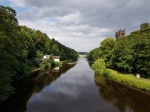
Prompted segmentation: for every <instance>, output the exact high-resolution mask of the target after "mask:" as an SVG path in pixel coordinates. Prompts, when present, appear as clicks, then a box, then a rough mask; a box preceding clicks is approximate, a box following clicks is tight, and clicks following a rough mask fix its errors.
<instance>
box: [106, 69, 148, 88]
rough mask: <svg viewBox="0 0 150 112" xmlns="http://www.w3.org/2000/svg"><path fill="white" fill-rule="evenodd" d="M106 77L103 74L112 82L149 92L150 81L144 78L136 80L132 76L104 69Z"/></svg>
mask: <svg viewBox="0 0 150 112" xmlns="http://www.w3.org/2000/svg"><path fill="white" fill-rule="evenodd" d="M104 71H105V72H106V71H107V75H106V74H105V72H104V75H105V76H107V77H108V78H110V79H113V80H114V81H117V82H121V83H124V84H126V85H130V86H133V87H136V88H139V89H142V90H150V80H148V79H144V78H136V77H135V76H134V75H132V74H122V73H119V72H117V71H114V70H111V69H106V70H104Z"/></svg>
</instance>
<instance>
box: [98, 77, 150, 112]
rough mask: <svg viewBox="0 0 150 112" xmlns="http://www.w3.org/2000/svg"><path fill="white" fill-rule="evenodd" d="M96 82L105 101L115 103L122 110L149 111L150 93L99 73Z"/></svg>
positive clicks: (124, 111) (129, 111) (133, 111)
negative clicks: (137, 89)
mask: <svg viewBox="0 0 150 112" xmlns="http://www.w3.org/2000/svg"><path fill="white" fill-rule="evenodd" d="M97 79H98V80H97ZM95 83H96V85H97V86H99V94H100V96H101V97H102V98H103V99H104V100H105V101H107V102H110V103H113V105H114V106H115V107H117V108H118V110H119V111H120V112H148V111H149V110H150V103H149V101H150V95H147V94H146V93H144V92H141V91H136V90H134V89H131V88H129V87H127V86H124V85H122V84H119V83H116V82H114V81H111V80H108V79H105V78H104V77H102V76H98V75H95Z"/></svg>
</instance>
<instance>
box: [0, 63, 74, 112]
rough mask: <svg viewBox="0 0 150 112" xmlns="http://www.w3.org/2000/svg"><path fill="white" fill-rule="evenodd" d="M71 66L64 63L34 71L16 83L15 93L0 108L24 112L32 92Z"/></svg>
mask: <svg viewBox="0 0 150 112" xmlns="http://www.w3.org/2000/svg"><path fill="white" fill-rule="evenodd" d="M73 66H75V64H74V65H64V66H63V67H61V68H59V69H58V68H57V69H54V70H45V71H36V72H34V73H33V74H32V75H31V77H29V78H27V79H25V80H24V81H23V82H21V84H19V85H18V87H17V90H16V94H14V96H13V97H12V98H10V99H9V100H7V101H6V102H4V103H3V104H1V105H0V110H4V111H5V112H26V111H27V108H26V104H27V102H28V100H29V99H30V97H31V96H32V95H33V94H36V93H38V92H40V91H41V90H42V89H43V88H45V87H47V86H48V85H50V84H51V83H52V82H53V81H54V80H56V79H57V78H59V77H60V75H61V74H62V73H65V72H66V71H68V70H69V69H70V68H72V67H73ZM8 107H9V108H8Z"/></svg>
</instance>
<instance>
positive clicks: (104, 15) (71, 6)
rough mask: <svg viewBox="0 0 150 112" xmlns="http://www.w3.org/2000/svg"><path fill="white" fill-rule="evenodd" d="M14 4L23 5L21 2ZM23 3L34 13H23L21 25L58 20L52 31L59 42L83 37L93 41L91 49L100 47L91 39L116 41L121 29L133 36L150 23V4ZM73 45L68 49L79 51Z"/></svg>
mask: <svg viewBox="0 0 150 112" xmlns="http://www.w3.org/2000/svg"><path fill="white" fill-rule="evenodd" d="M11 1H18V2H19V0H11ZM22 1H23V2H22ZM22 1H20V2H21V3H24V7H25V6H28V7H30V8H31V9H32V10H27V11H24V12H19V13H18V19H19V21H22V23H23V21H31V22H38V21H44V22H48V20H49V19H53V18H54V19H57V20H58V21H56V23H55V24H53V28H51V29H52V30H53V31H54V32H52V34H51V35H52V36H53V34H55V35H56V38H58V41H59V40H60V41H61V37H66V38H67V39H70V40H71V38H72V37H74V38H78V40H79V38H81V37H82V36H83V37H84V38H87V39H89V41H87V45H89V48H88V49H91V48H92V46H95V45H97V44H96V43H95V45H90V43H89V42H90V41H91V40H92V39H91V38H90V36H92V37H94V36H95V37H94V38H97V37H99V38H101V39H100V40H102V39H104V37H114V33H115V31H116V30H118V29H120V28H121V29H126V32H127V34H129V33H130V32H132V31H134V30H137V29H139V27H140V24H141V23H143V22H150V16H149V11H150V7H149V4H150V0H144V1H143V0H75V1H73V0H22ZM18 4H19V3H18ZM31 24H32V25H33V23H30V24H29V25H31ZM36 24H38V23H34V25H36ZM32 25H31V27H32ZM29 27H30V26H29ZM42 27H43V28H44V27H45V26H42ZM49 27H52V26H49ZM36 28H37V27H36ZM45 28H48V27H45ZM39 29H40V28H39ZM96 29H98V30H101V29H107V30H110V31H107V32H97V31H96ZM45 31H46V30H45ZM66 32H67V33H66ZM45 33H48V34H49V35H50V33H51V31H49V32H47V31H46V32H45ZM56 33H57V34H56ZM55 35H54V36H55ZM65 40H66V39H65ZM63 42H64V41H63ZM69 42H70V44H68V43H67V44H66V45H69V46H73V48H74V49H76V48H75V44H73V42H71V41H69ZM94 42H95V41H94ZM76 43H79V42H76ZM93 44H94V43H93ZM79 47H81V46H79ZM85 47H88V46H85ZM78 49H79V48H78ZM86 49H87V48H86Z"/></svg>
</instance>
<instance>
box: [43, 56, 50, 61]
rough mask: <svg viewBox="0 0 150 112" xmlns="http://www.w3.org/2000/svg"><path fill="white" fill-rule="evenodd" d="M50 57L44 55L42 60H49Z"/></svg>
mask: <svg viewBox="0 0 150 112" xmlns="http://www.w3.org/2000/svg"><path fill="white" fill-rule="evenodd" d="M49 59H50V55H44V56H43V58H42V62H45V61H48V60H49Z"/></svg>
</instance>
